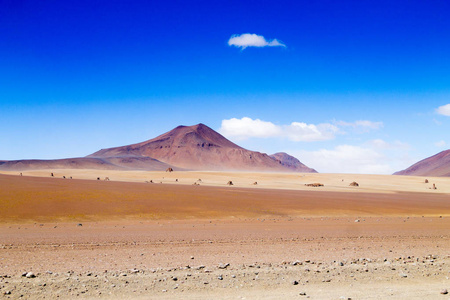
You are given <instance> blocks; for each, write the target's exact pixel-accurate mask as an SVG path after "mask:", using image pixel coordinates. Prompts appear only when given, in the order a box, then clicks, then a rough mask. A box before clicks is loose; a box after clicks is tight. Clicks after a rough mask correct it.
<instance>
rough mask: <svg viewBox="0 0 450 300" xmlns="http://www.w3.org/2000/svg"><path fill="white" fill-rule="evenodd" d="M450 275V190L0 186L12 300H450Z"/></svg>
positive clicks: (12, 176)
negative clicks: (93, 299) (97, 299)
mask: <svg viewBox="0 0 450 300" xmlns="http://www.w3.org/2000/svg"><path fill="white" fill-rule="evenodd" d="M50 172H52V173H53V175H54V177H50ZM63 176H64V177H65V178H63ZM106 177H108V178H109V179H110V180H104V179H105V178H106ZM70 178H72V179H70ZM97 178H99V179H100V180H97ZM425 179H427V180H428V183H425ZM229 181H232V182H233V185H228V184H227V183H228V182H229ZM353 181H355V182H357V183H358V184H359V186H350V183H351V182H353ZM255 183H256V184H255ZM309 183H322V184H323V186H320V187H311V186H306V185H305V184H309ZM433 184H435V186H436V189H433ZM449 263H450V179H449V178H448V177H429V178H425V177H417V176H392V175H361V174H357V175H354V174H315V173H305V174H301V173H250V172H187V171H175V172H146V171H112V170H83V169H73V170H34V171H24V172H22V176H20V175H19V172H6V171H2V172H1V174H0V297H3V298H11V299H18V298H25V299H55V298H60V299H91V298H100V299H304V298H305V299H306V298H309V299H448V298H449V294H448V293H447V294H446V293H445V292H446V290H449V291H450V279H449V278H450V267H449ZM27 275H28V276H27Z"/></svg>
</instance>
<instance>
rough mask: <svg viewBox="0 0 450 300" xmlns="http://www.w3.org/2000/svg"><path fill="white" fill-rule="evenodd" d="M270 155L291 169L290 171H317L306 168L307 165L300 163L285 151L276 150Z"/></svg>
mask: <svg viewBox="0 0 450 300" xmlns="http://www.w3.org/2000/svg"><path fill="white" fill-rule="evenodd" d="M270 157H272V158H273V159H275V160H277V161H279V162H280V164H281V165H282V166H285V167H287V168H289V169H291V170H292V171H295V172H304V173H317V171H316V170H314V169H311V168H308V167H307V166H305V165H304V164H302V163H301V162H300V161H299V160H298V159H296V158H295V157H293V156H291V155H289V154H287V153H284V152H278V153H275V154H272V155H270Z"/></svg>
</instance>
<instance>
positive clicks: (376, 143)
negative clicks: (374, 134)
mask: <svg viewBox="0 0 450 300" xmlns="http://www.w3.org/2000/svg"><path fill="white" fill-rule="evenodd" d="M366 144H367V145H368V146H370V147H372V148H375V149H381V150H385V149H398V150H409V149H410V146H409V145H408V144H406V143H403V142H400V141H394V142H386V141H384V140H382V139H375V140H371V141H368V142H367V143H366Z"/></svg>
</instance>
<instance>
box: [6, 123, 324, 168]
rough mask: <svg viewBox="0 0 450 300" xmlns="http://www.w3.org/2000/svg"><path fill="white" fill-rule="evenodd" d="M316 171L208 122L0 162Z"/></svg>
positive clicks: (39, 165)
mask: <svg viewBox="0 0 450 300" xmlns="http://www.w3.org/2000/svg"><path fill="white" fill-rule="evenodd" d="M167 168H172V169H174V170H204V171H262V172H316V171H315V170H314V169H310V168H308V167H307V166H305V165H304V164H302V163H301V162H300V161H299V160H298V159H296V158H294V157H292V156H289V155H288V154H286V153H277V154H274V156H272V157H271V156H269V155H267V154H265V153H260V152H255V151H250V150H247V149H244V148H242V147H240V146H238V145H236V144H235V143H233V142H231V141H229V140H227V139H226V138H225V137H223V136H222V135H221V134H219V133H217V132H216V131H214V130H212V129H211V128H209V127H208V126H206V125H203V124H197V125H193V126H178V127H176V128H175V129H173V130H171V131H169V132H167V133H164V134H162V135H160V136H158V137H156V138H154V139H151V140H148V141H145V142H142V143H137V144H132V145H127V146H122V147H114V148H108V149H102V150H100V151H97V152H95V153H93V154H91V155H88V156H86V157H78V158H67V159H55V160H15V161H0V170H15V171H20V170H31V169H105V170H149V171H151V170H153V171H160V170H166V169H167Z"/></svg>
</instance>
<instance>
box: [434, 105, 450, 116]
mask: <svg viewBox="0 0 450 300" xmlns="http://www.w3.org/2000/svg"><path fill="white" fill-rule="evenodd" d="M436 112H437V113H438V114H440V115H443V116H448V117H450V103H449V104H446V105H442V106H439V107H438V108H437V109H436Z"/></svg>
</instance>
